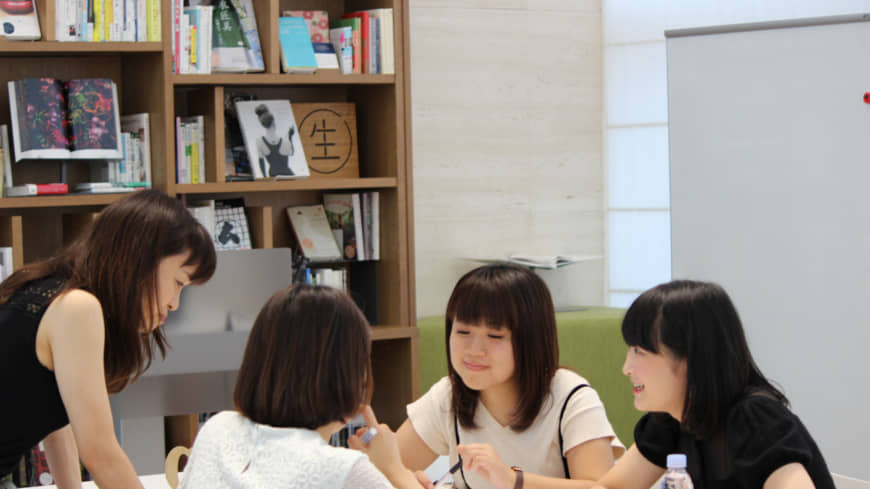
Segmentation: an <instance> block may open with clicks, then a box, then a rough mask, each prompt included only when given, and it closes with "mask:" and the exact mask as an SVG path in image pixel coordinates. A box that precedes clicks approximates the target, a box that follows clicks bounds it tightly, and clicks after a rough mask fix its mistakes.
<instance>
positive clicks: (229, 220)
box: [214, 199, 251, 251]
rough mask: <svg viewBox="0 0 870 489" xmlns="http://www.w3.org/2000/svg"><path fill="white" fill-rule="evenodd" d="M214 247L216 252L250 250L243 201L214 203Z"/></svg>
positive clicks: (249, 236)
mask: <svg viewBox="0 0 870 489" xmlns="http://www.w3.org/2000/svg"><path fill="white" fill-rule="evenodd" d="M214 206H215V210H214V214H215V227H214V247H215V250H217V251H223V250H249V249H251V233H250V231H249V228H248V218H247V217H246V216H245V204H244V200H243V199H229V200H217V201H215V204H214Z"/></svg>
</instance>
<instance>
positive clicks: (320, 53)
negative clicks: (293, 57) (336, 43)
mask: <svg viewBox="0 0 870 489" xmlns="http://www.w3.org/2000/svg"><path fill="white" fill-rule="evenodd" d="M311 46H312V47H313V48H314V59H315V60H317V69H318V70H337V69H338V56H337V55H336V54H335V48H334V47H333V46H332V43H328V42H316V43H313V44H312V45H311Z"/></svg>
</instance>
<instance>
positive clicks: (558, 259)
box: [470, 254, 602, 270]
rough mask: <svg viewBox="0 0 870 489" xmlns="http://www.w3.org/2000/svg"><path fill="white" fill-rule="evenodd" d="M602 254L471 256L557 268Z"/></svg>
mask: <svg viewBox="0 0 870 489" xmlns="http://www.w3.org/2000/svg"><path fill="white" fill-rule="evenodd" d="M601 258H602V257H601V256H581V255H523V254H512V255H509V256H506V257H503V258H470V259H471V260H474V261H479V262H483V263H513V264H516V265H523V266H527V267H529V268H545V269H550V270H555V269H557V268H561V267H564V266H566V265H571V264H574V263H579V262H581V261H590V260H600V259H601Z"/></svg>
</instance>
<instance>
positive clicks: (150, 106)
mask: <svg viewBox="0 0 870 489" xmlns="http://www.w3.org/2000/svg"><path fill="white" fill-rule="evenodd" d="M54 2H55V0H36V4H37V8H38V12H39V16H40V26H41V29H42V33H43V40H41V41H34V42H10V41H0V66H3V67H4V69H3V73H2V75H0V78H2V79H0V81H2V83H0V124H10V112H9V97H8V91H7V86H6V82H7V81H10V80H17V79H21V78H27V77H52V78H58V79H70V78H78V77H109V78H111V79H113V80H114V81H115V83H116V84H117V86H118V94H119V107H120V112H121V114H122V115H123V114H131V113H137V112H148V113H149V114H150V115H151V158H152V181H153V184H154V186H155V187H156V188H159V189H161V190H163V191H165V192H166V193H168V194H170V195H176V196H178V197H179V198H183V199H185V200H186V201H189V202H195V201H197V200H202V199H213V198H234V197H243V198H245V203H246V206H247V207H248V213H249V215H248V217H249V221H250V223H251V228H252V237H253V238H254V244H255V246H259V247H264V248H272V247H287V246H290V245H291V244H292V243H293V238H292V232H291V230H290V227H289V223H288V222H287V218H286V212H285V209H286V208H287V207H289V206H292V205H300V204H312V203H320V202H322V194H323V193H324V192H329V191H339V190H371V189H374V190H378V191H380V194H381V195H380V219H381V223H380V229H381V236H380V243H381V259H380V260H379V261H378V262H377V263H376V265H375V267H376V269H377V270H376V272H377V291H376V292H377V294H376V295H377V313H378V318H379V323H380V324H377V325H373V334H372V336H373V340H374V345H373V355H372V364H373V367H374V372H375V383H376V386H377V388H376V391H375V395H374V399H373V404H374V407H375V410H376V412H377V413H378V415H379V417H380V418H381V419H382V420H384V421H385V422H387V423H388V424H390V425H391V426H393V427H394V428H396V427H398V425H399V424H400V423H401V422H402V421H403V420H404V418H405V405H406V404H407V403H409V402H411V401H412V400H414V399H415V398H416V396H417V395H418V389H419V386H418V382H417V377H418V376H417V369H418V366H417V330H416V326H415V322H416V321H415V317H416V315H415V309H414V307H415V306H414V293H415V290H414V253H413V249H414V246H413V234H414V233H413V205H412V204H413V202H412V191H413V185H412V180H411V174H412V172H411V169H412V166H411V145H410V141H411V140H410V127H411V121H410V118H411V114H410V93H409V91H410V77H409V65H408V58H409V50H408V42H409V33H408V0H301V1H291V0H254V2H253V3H254V7H255V10H256V17H257V24H258V30H259V33H260V41H261V44H262V49H263V57H264V61H265V65H266V69H265V72H263V73H246V74H230V73H216V74H210V75H199V74H197V75H176V74H174V73H173V72H172V69H171V64H172V61H171V60H172V53H171V43H170V33H171V25H170V1H169V0H162V9H161V10H162V21H161V22H162V38H163V41H162V42H156V43H155V42H142V43H124V42H105V43H83V42H70V43H60V42H56V41H54V40H53V39H54V25H55V19H54V15H55V9H54ZM382 7H388V8H392V9H393V17H394V29H395V31H394V43H395V66H396V73H395V74H394V75H369V74H359V75H341V74H338V73H336V72H319V73H315V74H313V75H297V74H293V75H290V74H284V73H281V69H280V63H279V49H280V46H279V42H278V15H279V14H280V12H282V11H284V10H303V9H304V10H326V11H328V13H329V16H330V18H331V19H334V18H338V17H340V16H341V14H342V13H344V12H348V11H355V10H363V9H372V8H382ZM235 90H244V91H247V92H249V93H254V94H256V95H257V96H258V97H259V98H286V99H289V100H290V101H291V102H353V103H355V105H356V113H357V128H358V129H357V131H358V152H359V167H360V177H359V178H350V179H349V178H338V179H330V178H322V177H321V178H318V177H311V178H307V179H302V180H295V181H256V182H226V181H225V178H224V175H223V165H224V154H225V150H224V126H225V121H224V119H223V98H224V94H225V93H227V92H232V91H235ZM195 114H197V115H198V114H201V115H205V119H206V130H205V132H206V135H205V144H206V156H207V161H206V169H205V179H206V182H205V183H202V184H184V185H179V184H177V183H176V181H175V175H176V171H175V117H176V116H184V115H195ZM10 132H11V125H10ZM10 136H11V134H10ZM60 165H61V164H60V163H57V162H26V163H20V164H15V163H13V166H14V168H13V176H14V179H15V183H17V184H21V183H48V182H53V181H58V175H59V174H60V173H59V172H60V170H59V168H60ZM77 165H78V164H70V165H69V166H67V167H66V168H65V169H64V174H66V175H68V177H69V178H68V183H70V187H71V188H72V187H73V186H74V184H75V183H78V181H85V180H86V176H85V177H82V175H87V172H86V168H85V169H82V168H79V167H77ZM70 178H71V179H73V180H75V179H76V178H78V181H71V180H70ZM122 197H123V194H109V195H106V194H104V195H62V196H40V197H17V198H3V199H0V245H3V246H12V247H13V253H14V260H15V261H16V264H18V265H21V264H24V263H27V262H30V261H33V260H36V259H40V258H44V257H46V256H48V255H50V254H51V253H53V252H55V251H57V249H59V248H60V247H61V246H62V245H63V244H64V243H66V242H68V240H69V239H71V237H72V236H74V235H75V234H76V233H77V231H78V230H80V229H81V227H82V226H84V225H85V224H86V223H87V222H89V220H90V219H92V218H93V215H94V213H96V212H98V211H99V210H100V209H101V208H102V207H104V206H105V205H108V204H110V203H112V202H114V201H116V200H118V199H120V198H122ZM168 354H169V355H172V352H171V351H170V352H169V353H168ZM191 426H192V424H191V418H190V417H186V416H182V417H172V418H167V430H166V432H167V435H168V436H169V437H170V438H171V439H168V440H167V444H170V445H171V444H185V445H188V446H190V444H191V443H192V435H193V433H194V432H195V429H194V430H192V429H191Z"/></svg>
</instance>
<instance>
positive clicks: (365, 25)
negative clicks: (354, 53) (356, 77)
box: [341, 11, 372, 73]
mask: <svg viewBox="0 0 870 489" xmlns="http://www.w3.org/2000/svg"><path fill="white" fill-rule="evenodd" d="M341 18H342V19H352V18H359V21H360V23H359V33H360V42H359V43H360V66H361V68H362V70H361V71H362V73H372V71H371V53H372V44H371V41H372V39H371V27H370V26H369V13H368V12H366V11H362V12H350V13H346V14H344V15H342V16H341Z"/></svg>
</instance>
